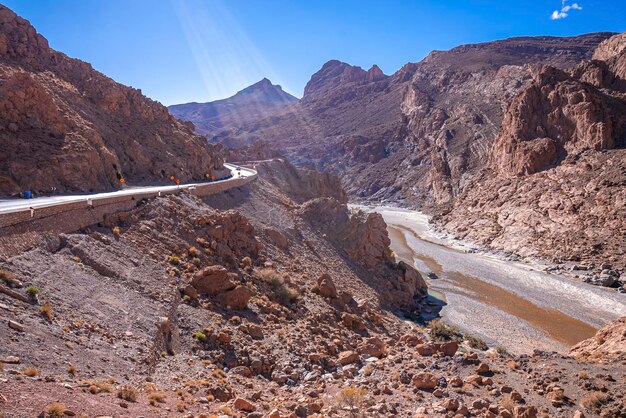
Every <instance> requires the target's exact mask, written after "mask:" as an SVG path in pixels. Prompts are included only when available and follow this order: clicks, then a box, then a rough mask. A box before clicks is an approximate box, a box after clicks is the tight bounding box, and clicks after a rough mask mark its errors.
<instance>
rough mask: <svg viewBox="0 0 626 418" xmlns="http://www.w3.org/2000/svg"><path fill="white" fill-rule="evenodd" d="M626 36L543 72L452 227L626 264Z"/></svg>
mask: <svg viewBox="0 0 626 418" xmlns="http://www.w3.org/2000/svg"><path fill="white" fill-rule="evenodd" d="M625 39H626V38H624V36H623V35H616V36H615V37H614V38H611V39H610V40H608V41H607V43H608V44H610V45H611V47H610V48H609V47H606V46H603V47H601V51H600V52H599V54H598V57H603V56H606V57H608V59H607V61H588V62H583V63H581V64H580V65H579V66H577V67H576V68H574V69H572V70H571V71H562V70H558V69H556V68H552V67H543V68H540V69H539V70H538V71H537V73H536V74H535V77H534V81H533V82H532V83H531V84H530V85H529V86H528V87H527V88H526V89H524V90H523V91H522V92H521V93H520V94H519V96H517V97H516V98H515V99H514V100H513V102H512V103H511V105H510V106H509V109H508V111H507V114H506V116H505V118H504V124H503V127H502V131H501V133H500V135H499V136H498V139H497V140H496V142H495V144H494V146H493V148H492V151H491V155H490V159H489V161H490V167H487V168H485V169H484V170H483V171H482V172H481V173H479V174H478V175H477V177H476V179H475V180H474V181H473V182H472V184H471V185H470V186H468V187H467V188H466V190H465V192H464V193H463V194H462V195H461V196H460V197H459V198H458V199H457V201H456V202H455V205H454V207H453V209H452V210H451V211H450V212H448V213H446V214H445V215H444V216H443V217H442V218H441V219H440V220H441V221H442V223H443V224H444V225H445V226H446V227H447V228H448V229H450V230H453V231H455V232H456V235H457V236H458V237H459V238H462V239H468V240H472V241H475V242H479V243H480V244H482V245H486V246H491V247H495V248H499V249H503V250H506V251H511V252H514V253H517V254H519V255H522V256H538V257H544V258H549V259H552V260H555V261H559V260H573V261H585V262H593V263H596V264H597V265H600V264H602V263H604V262H611V263H613V264H614V265H616V266H619V268H623V267H624V266H625V265H626V254H625V253H624V244H623V234H620V233H617V234H616V233H615V231H624V230H625V229H626V219H625V218H624V215H623V208H624V204H625V203H624V202H625V201H626V150H624V146H625V145H626V142H625V140H626V102H625V101H624V97H625V95H626V86H625V85H623V79H622V78H621V76H620V75H618V72H619V71H621V70H622V68H623V65H624V63H625V62H626V49H624V48H619V47H618V46H617V45H618V44H620V43H623V42H624V40H625ZM607 48H608V49H607ZM607 51H610V53H609V52H607ZM620 51H621V52H620Z"/></svg>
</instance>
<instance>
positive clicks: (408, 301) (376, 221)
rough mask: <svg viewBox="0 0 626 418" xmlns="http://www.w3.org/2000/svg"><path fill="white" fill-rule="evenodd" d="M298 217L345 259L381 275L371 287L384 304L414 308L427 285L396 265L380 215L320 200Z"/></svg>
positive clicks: (304, 207) (408, 269)
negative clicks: (339, 249)
mask: <svg viewBox="0 0 626 418" xmlns="http://www.w3.org/2000/svg"><path fill="white" fill-rule="evenodd" d="M300 216H301V217H302V218H304V219H306V220H307V221H308V222H309V223H311V224H312V225H313V226H314V227H316V228H319V229H320V230H321V231H323V232H324V233H325V234H326V235H327V236H328V237H329V239H331V240H332V241H333V242H334V243H335V244H336V245H337V246H338V247H339V248H341V249H342V250H343V251H345V254H346V256H348V257H349V258H351V259H353V260H357V261H358V262H359V263H360V264H362V265H364V266H365V267H367V268H369V269H371V270H374V271H378V272H380V273H381V275H380V278H379V279H378V280H376V282H374V283H371V285H372V286H373V287H374V288H376V289H378V290H379V293H380V297H381V300H382V301H383V302H385V303H389V304H391V305H393V306H395V307H399V308H402V309H406V310H409V311H410V310H413V309H415V308H416V307H417V303H418V302H419V300H421V299H422V298H423V296H424V295H425V293H426V283H425V282H424V280H423V279H422V277H421V276H420V275H419V273H418V272H417V271H416V270H415V269H414V268H413V267H411V266H409V265H407V264H405V263H403V262H400V263H396V262H395V259H394V257H393V256H392V253H391V249H390V247H389V245H390V240H389V235H388V233H387V225H386V224H385V221H384V220H383V218H382V216H381V215H380V214H378V213H364V212H362V211H350V210H349V209H348V207H347V206H345V205H342V204H341V203H339V202H337V201H336V200H334V199H329V198H323V199H313V200H311V201H309V202H307V203H305V204H304V205H302V207H301V209H300Z"/></svg>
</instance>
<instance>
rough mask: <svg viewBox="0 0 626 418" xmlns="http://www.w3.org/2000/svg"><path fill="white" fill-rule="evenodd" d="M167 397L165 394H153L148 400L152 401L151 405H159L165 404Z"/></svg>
mask: <svg viewBox="0 0 626 418" xmlns="http://www.w3.org/2000/svg"><path fill="white" fill-rule="evenodd" d="M166 397H167V396H166V395H165V393H163V392H152V393H151V394H149V395H148V400H149V401H150V405H153V406H154V405H156V404H157V403H165V398H166Z"/></svg>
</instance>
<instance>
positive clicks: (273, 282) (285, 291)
mask: <svg viewBox="0 0 626 418" xmlns="http://www.w3.org/2000/svg"><path fill="white" fill-rule="evenodd" d="M259 277H261V279H262V280H263V281H264V282H266V283H267V284H269V286H270V295H269V296H270V299H272V300H273V301H274V302H276V303H279V304H281V305H283V306H286V305H290V304H292V303H294V302H295V301H296V300H298V297H299V296H300V295H299V294H298V291H296V290H295V289H293V288H291V287H289V286H288V285H287V283H285V279H283V278H282V277H280V276H279V275H278V273H277V272H276V271H275V270H272V269H263V270H261V271H260V272H259Z"/></svg>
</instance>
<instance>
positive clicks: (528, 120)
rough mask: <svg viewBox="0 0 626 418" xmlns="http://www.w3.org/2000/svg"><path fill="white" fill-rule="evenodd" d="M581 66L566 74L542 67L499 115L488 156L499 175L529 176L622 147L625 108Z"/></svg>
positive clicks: (624, 130)
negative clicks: (500, 120)
mask: <svg viewBox="0 0 626 418" xmlns="http://www.w3.org/2000/svg"><path fill="white" fill-rule="evenodd" d="M594 67H595V66H593V65H592V66H589V64H584V65H582V66H581V67H579V68H577V69H576V70H574V71H573V74H569V73H566V72H564V71H561V70H558V69H556V68H553V67H543V68H541V70H539V72H538V73H537V74H535V75H534V81H533V83H532V84H531V85H530V86H529V87H527V88H526V89H525V90H524V91H523V92H522V93H521V94H520V95H519V96H518V97H516V98H515V100H513V102H512V103H511V105H510V106H509V109H508V111H507V113H506V115H505V117H504V121H503V124H502V129H501V132H500V134H499V136H498V138H497V139H496V142H495V145H494V147H493V150H492V153H491V158H492V160H493V164H494V165H495V166H496V167H497V168H498V169H499V170H500V171H501V172H502V173H504V174H512V175H517V174H521V175H525V174H533V173H536V172H538V171H541V170H543V169H546V168H548V167H550V166H553V165H555V164H557V163H558V162H559V161H560V160H562V159H563V158H565V157H566V156H567V155H572V154H573V155H576V154H580V153H581V152H583V151H585V150H594V151H601V150H610V149H614V148H617V147H620V146H623V145H624V144H623V141H624V134H625V133H626V104H624V101H623V99H622V98H621V97H619V96H617V97H615V96H613V95H611V94H607V92H606V90H605V91H603V90H601V88H603V87H605V85H604V84H608V82H607V81H606V76H602V77H601V78H598V77H594V80H593V81H595V82H596V83H597V84H598V86H597V87H596V86H593V85H590V84H589V81H592V76H593V75H592V74H590V72H592V71H593V70H594Z"/></svg>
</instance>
